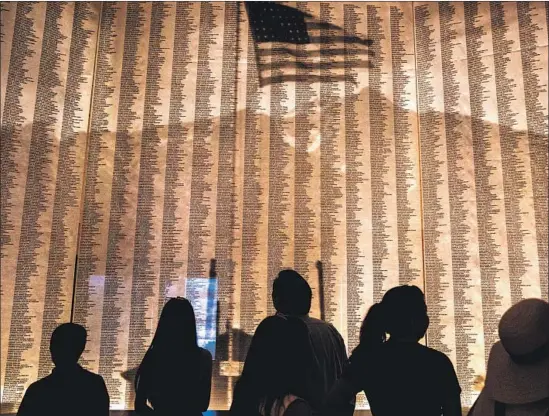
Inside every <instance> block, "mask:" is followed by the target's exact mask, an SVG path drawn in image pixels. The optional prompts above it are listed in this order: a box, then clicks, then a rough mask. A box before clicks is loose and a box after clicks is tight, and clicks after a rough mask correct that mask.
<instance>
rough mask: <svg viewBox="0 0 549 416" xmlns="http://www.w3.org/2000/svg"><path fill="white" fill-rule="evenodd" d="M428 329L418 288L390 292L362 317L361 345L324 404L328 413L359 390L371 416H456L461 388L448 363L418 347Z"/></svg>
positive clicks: (426, 317)
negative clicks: (368, 406)
mask: <svg viewBox="0 0 549 416" xmlns="http://www.w3.org/2000/svg"><path fill="white" fill-rule="evenodd" d="M428 326H429V317H428V315H427V305H426V303H425V298H424V296H423V292H422V291H421V290H420V289H419V288H418V287H416V286H398V287H394V288H392V289H391V290H389V291H388V292H387V293H386V294H385V296H384V297H383V299H382V301H381V302H380V303H376V304H375V305H373V306H372V307H371V308H370V310H369V311H368V314H367V315H366V317H365V318H364V321H363V323H362V327H361V329H360V343H359V345H358V347H357V348H356V349H355V350H354V351H353V354H352V355H351V357H350V359H349V361H350V363H349V364H348V366H347V367H346V368H345V370H344V372H343V375H342V377H341V378H340V379H339V380H338V382H337V383H336V385H335V386H334V388H333V389H332V390H331V392H330V394H329V395H328V398H327V400H326V408H327V409H328V413H332V414H337V413H338V409H339V408H340V407H341V406H342V405H343V404H344V403H346V402H348V400H349V398H350V397H353V396H354V395H356V394H357V393H358V392H359V391H361V390H364V392H365V394H366V397H367V398H368V402H369V404H370V407H371V411H372V415H373V416H395V415H421V416H441V415H443V416H458V415H459V416H460V415H461V401H460V394H461V389H460V387H459V383H458V380H457V377H456V373H455V371H454V367H453V365H452V363H451V362H450V360H449V359H448V357H447V356H446V355H444V354H443V353H441V352H439V351H436V350H434V349H432V348H428V347H426V346H423V345H421V344H420V343H419V340H420V339H421V338H422V337H423V336H424V335H425V333H426V331H427V327H428ZM387 334H388V335H389V337H387Z"/></svg>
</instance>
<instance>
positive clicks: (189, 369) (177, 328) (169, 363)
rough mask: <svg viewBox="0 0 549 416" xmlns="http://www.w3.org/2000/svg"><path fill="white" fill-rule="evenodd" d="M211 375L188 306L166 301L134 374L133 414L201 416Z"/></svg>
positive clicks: (208, 358) (207, 355) (206, 353)
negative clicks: (153, 333) (146, 349)
mask: <svg viewBox="0 0 549 416" xmlns="http://www.w3.org/2000/svg"><path fill="white" fill-rule="evenodd" d="M211 376H212V355H211V354H210V352H209V351H207V350H205V349H203V348H199V347H198V344H197V335H196V319H195V316H194V310H193V308H192V305H191V304H190V302H189V301H188V300H187V299H184V298H175V299H170V300H169V301H168V302H167V303H166V305H165V306H164V308H163V310H162V314H161V315H160V319H159V321H158V326H157V329H156V332H155V335H154V338H153V341H152V343H151V346H150V347H149V350H148V351H147V353H146V354H145V357H144V358H143V361H142V362H141V365H140V366H139V369H138V371H137V375H136V380H135V390H136V397H135V410H136V412H137V413H138V414H139V415H157V416H172V415H185V416H195V415H196V416H198V415H201V414H202V412H203V411H206V410H207V409H208V405H209V402H210V389H211ZM149 404H150V405H151V406H152V407H150V406H149Z"/></svg>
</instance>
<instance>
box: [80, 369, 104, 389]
mask: <svg viewBox="0 0 549 416" xmlns="http://www.w3.org/2000/svg"><path fill="white" fill-rule="evenodd" d="M82 377H84V378H85V379H86V380H87V381H89V382H90V383H94V384H97V385H99V386H102V385H105V380H104V379H103V377H102V376H101V375H99V374H97V373H94V372H92V371H89V370H86V369H85V368H82Z"/></svg>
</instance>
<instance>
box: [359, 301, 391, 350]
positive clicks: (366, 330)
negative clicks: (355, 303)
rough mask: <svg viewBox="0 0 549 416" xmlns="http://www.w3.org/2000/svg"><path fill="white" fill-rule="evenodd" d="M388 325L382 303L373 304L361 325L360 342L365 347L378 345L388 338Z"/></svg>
mask: <svg viewBox="0 0 549 416" xmlns="http://www.w3.org/2000/svg"><path fill="white" fill-rule="evenodd" d="M386 339H387V338H386V325H385V316H384V312H383V307H382V304H381V303H375V304H374V305H372V307H371V308H370V310H368V313H367V314H366V317H365V318H364V321H363V322H362V326H361V327H360V344H361V346H363V347H365V348H370V347H373V348H375V347H378V346H380V345H381V344H383V343H384V342H385V340H386Z"/></svg>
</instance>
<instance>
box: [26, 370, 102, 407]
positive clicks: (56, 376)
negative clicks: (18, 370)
mask: <svg viewBox="0 0 549 416" xmlns="http://www.w3.org/2000/svg"><path fill="white" fill-rule="evenodd" d="M75 414H78V415H82V416H108V414H109V395H108V393H107V388H106V386H105V382H104V381H103V378H102V377H101V376H99V375H97V374H94V373H92V372H90V371H88V370H85V369H83V368H82V367H80V366H78V365H77V366H74V367H73V368H70V369H63V370H60V369H54V370H53V372H52V373H51V374H50V375H48V376H46V377H44V378H43V379H41V380H38V381H37V382H35V383H33V384H31V385H30V386H29V388H28V389H27V392H26V393H25V397H24V399H23V402H22V403H21V406H20V407H19V411H18V413H17V415H18V416H34V415H37V416H38V415H57V416H65V415H66V416H72V415H75Z"/></svg>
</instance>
